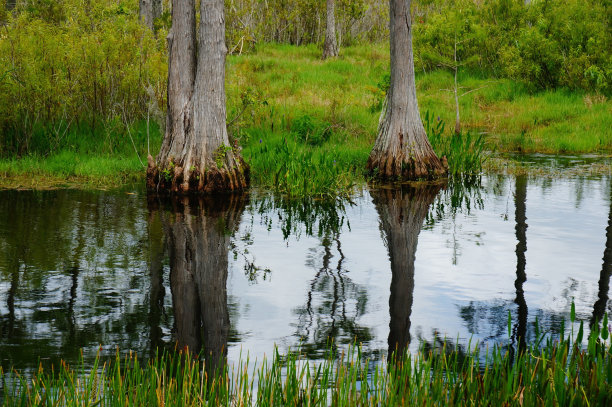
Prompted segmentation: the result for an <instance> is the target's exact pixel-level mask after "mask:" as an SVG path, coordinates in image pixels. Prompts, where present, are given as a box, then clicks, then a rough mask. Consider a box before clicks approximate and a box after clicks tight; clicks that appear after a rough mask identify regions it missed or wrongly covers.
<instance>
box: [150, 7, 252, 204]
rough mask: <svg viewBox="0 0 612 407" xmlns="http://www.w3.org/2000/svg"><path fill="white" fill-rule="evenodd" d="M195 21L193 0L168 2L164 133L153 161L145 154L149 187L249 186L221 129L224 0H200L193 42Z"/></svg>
mask: <svg viewBox="0 0 612 407" xmlns="http://www.w3.org/2000/svg"><path fill="white" fill-rule="evenodd" d="M195 24H196V21H195V6H194V0H182V1H175V2H173V7H172V29H171V31H170V34H169V35H168V49H169V60H168V113H167V120H166V123H167V124H166V133H165V136H164V140H163V142H162V146H161V150H160V153H159V155H158V156H157V159H156V161H154V160H153V158H152V157H149V168H148V170H147V187H148V189H149V190H150V191H158V192H159V191H169V192H173V193H188V192H214V191H221V190H242V189H244V188H246V186H247V184H248V166H247V165H246V163H244V161H243V160H242V158H241V157H240V154H239V152H238V151H237V146H230V141H229V136H228V132H227V127H226V107H225V56H226V53H227V49H226V47H225V20H224V3H223V0H202V1H201V3H200V28H199V38H198V41H196V25H195Z"/></svg>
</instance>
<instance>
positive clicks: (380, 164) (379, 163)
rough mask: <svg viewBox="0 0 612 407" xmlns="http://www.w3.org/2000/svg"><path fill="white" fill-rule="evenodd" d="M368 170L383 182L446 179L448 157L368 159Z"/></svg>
mask: <svg viewBox="0 0 612 407" xmlns="http://www.w3.org/2000/svg"><path fill="white" fill-rule="evenodd" d="M367 169H368V172H369V174H370V176H372V177H373V178H375V179H378V180H381V181H414V180H421V179H428V180H431V179H436V178H441V177H445V176H446V175H447V173H448V162H447V161H446V157H442V159H439V158H438V157H436V156H435V155H434V156H431V157H423V158H421V159H419V160H417V159H415V158H413V157H394V156H384V157H380V156H374V155H370V157H369V158H368V164H367Z"/></svg>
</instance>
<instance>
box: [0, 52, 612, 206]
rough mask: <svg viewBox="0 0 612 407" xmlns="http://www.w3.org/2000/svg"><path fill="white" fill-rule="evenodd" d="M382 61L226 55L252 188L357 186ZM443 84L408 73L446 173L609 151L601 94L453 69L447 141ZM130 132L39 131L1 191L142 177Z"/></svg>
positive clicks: (329, 190) (371, 131) (8, 165)
mask: <svg viewBox="0 0 612 407" xmlns="http://www.w3.org/2000/svg"><path fill="white" fill-rule="evenodd" d="M388 66H389V62H388V47H387V46H386V45H367V46H366V45H361V46H354V47H349V48H344V49H343V50H342V52H341V56H340V57H339V58H337V59H332V60H326V61H323V60H321V58H320V50H319V49H318V48H317V47H316V46H314V45H309V46H302V47H295V46H290V45H272V44H264V45H258V47H257V50H256V52H254V53H253V54H245V55H240V56H230V57H229V58H228V64H227V100H228V123H231V124H230V126H229V130H230V134H231V135H232V137H233V138H234V139H236V140H237V142H238V143H239V144H240V145H241V146H242V147H243V150H242V153H243V155H244V156H245V158H246V159H247V161H248V162H249V163H250V165H251V167H252V172H251V174H252V179H253V181H254V185H259V186H263V187H267V188H272V189H275V190H276V191H278V192H282V193H286V194H289V195H292V196H302V195H315V196H322V195H330V194H336V193H341V194H346V193H349V192H350V190H351V188H352V186H353V185H356V184H360V183H363V182H364V181H365V179H366V177H365V172H364V168H365V164H366V161H367V157H368V154H369V152H370V149H371V147H372V145H373V143H374V139H375V137H376V130H377V125H378V119H379V113H380V104H381V100H382V98H383V97H384V92H383V91H382V90H381V85H380V84H381V83H382V82H383V79H384V77H385V75H386V74H387V73H388V69H389V68H388ZM452 84H453V77H452V75H451V74H450V73H449V72H447V71H445V70H437V71H434V72H430V73H418V75H417V93H418V97H419V104H420V108H421V113H422V116H423V118H424V119H425V115H426V114H427V113H428V112H429V114H430V119H431V120H430V121H431V122H432V123H434V124H435V123H437V122H438V121H437V118H438V117H439V118H440V120H441V121H442V122H446V123H448V124H449V126H447V129H446V130H445V132H444V133H443V134H442V135H435V134H432V133H431V132H430V136H431V137H432V144H433V145H434V148H435V149H436V151H437V153H438V154H439V155H446V156H447V158H448V161H449V166H450V168H451V172H452V173H453V174H457V173H460V172H465V171H468V172H478V171H479V170H480V167H481V166H482V159H483V158H484V156H482V151H486V150H492V151H495V152H510V151H522V152H542V153H602V154H610V153H611V152H612V132H610V131H609V129H610V128H612V102H611V101H609V100H607V99H606V98H605V97H604V96H602V95H595V94H585V93H583V92H569V91H566V90H557V91H546V92H541V93H536V94H531V93H529V92H528V90H527V88H525V87H524V86H522V85H521V84H520V83H518V82H516V81H512V80H508V79H495V78H490V77H487V76H483V75H481V74H479V73H474V72H460V75H459V85H460V86H461V90H460V91H461V92H462V93H466V92H469V93H466V94H465V95H464V96H462V97H461V98H460V112H461V118H462V126H463V131H464V134H463V135H462V137H460V138H454V137H452V136H451V135H450V130H451V129H450V127H452V126H450V124H451V123H454V116H455V107H454V99H453V94H452V92H449V91H448V90H449V89H451V87H452ZM305 117H308V118H309V119H310V120H311V121H312V122H313V123H314V125H315V129H314V130H313V131H314V133H313V134H308V135H307V136H304V134H300V132H299V129H297V130H296V123H299V122H300V121H301V120H303V119H304V118H305ZM434 117H435V118H436V119H435V120H433V119H432V118H434ZM298 127H299V126H298ZM131 129H132V130H131V132H130V133H128V132H127V131H126V130H125V128H124V126H122V124H121V123H117V122H113V123H105V124H104V125H103V126H102V125H101V126H100V128H99V129H96V130H94V131H91V129H88V128H87V126H86V125H82V126H81V127H80V128H79V127H77V126H73V127H72V131H70V132H69V133H68V134H67V135H66V137H65V138H62V139H60V140H57V139H54V138H52V137H50V136H48V135H47V134H46V133H45V132H44V131H41V132H39V133H37V134H36V135H35V137H33V139H32V143H33V151H35V153H34V154H33V155H31V156H26V157H23V158H21V159H14V158H4V159H0V186H2V187H19V186H23V187H37V186H38V187H46V186H55V185H61V184H63V183H66V182H68V183H70V184H72V185H74V184H75V183H76V184H79V183H83V182H84V183H85V184H86V185H85V186H91V185H92V184H93V185H95V184H99V185H103V186H110V185H114V184H116V183H121V182H125V181H132V180H142V179H143V177H144V170H142V169H141V167H140V163H139V160H138V158H137V157H136V154H135V153H134V148H133V146H132V144H131V140H130V135H131V136H132V138H133V139H134V143H135V144H136V147H137V149H138V151H139V154H140V157H141V159H142V160H143V161H146V160H145V158H146V152H147V138H146V134H147V132H146V126H145V124H144V123H142V122H141V123H135V124H134V125H133V126H132V127H131ZM260 140H261V143H260ZM160 143H161V134H160V131H159V129H158V126H155V125H152V126H151V129H150V144H151V147H150V151H152V152H153V155H155V152H156V151H158V149H159V145H160ZM485 155H486V154H485ZM486 168H488V169H489V170H491V169H495V168H496V166H487V167H486Z"/></svg>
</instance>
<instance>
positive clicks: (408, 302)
mask: <svg viewBox="0 0 612 407" xmlns="http://www.w3.org/2000/svg"><path fill="white" fill-rule="evenodd" d="M443 186H444V185H443V184H442V183H427V184H422V185H415V186H404V187H402V189H395V190H390V189H381V190H373V191H372V192H371V194H372V198H373V200H374V205H375V206H376V210H377V212H378V215H379V217H380V225H381V229H382V231H383V233H384V235H385V238H386V242H387V249H388V250H389V258H390V260H391V275H392V277H391V296H390V297H389V314H390V316H391V321H390V323H389V328H390V329H389V359H390V360H391V358H392V357H393V355H394V354H397V355H398V356H399V355H401V354H402V353H403V352H404V350H405V349H407V348H408V346H409V345H410V314H411V313H412V298H413V292H414V260H415V256H416V249H417V243H418V239H419V233H420V232H421V227H422V226H423V221H424V220H425V217H426V216H427V212H428V211H429V206H430V205H431V203H432V202H433V201H434V199H435V197H436V195H437V194H438V192H440V189H442V187H443Z"/></svg>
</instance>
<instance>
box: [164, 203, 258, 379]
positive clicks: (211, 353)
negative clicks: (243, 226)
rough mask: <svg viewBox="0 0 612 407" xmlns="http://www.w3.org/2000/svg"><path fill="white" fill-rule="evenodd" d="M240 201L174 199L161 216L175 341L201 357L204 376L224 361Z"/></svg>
mask: <svg viewBox="0 0 612 407" xmlns="http://www.w3.org/2000/svg"><path fill="white" fill-rule="evenodd" d="M245 202H246V197H245V196H244V195H224V196H208V197H199V198H196V197H191V198H173V199H172V200H170V201H166V202H164V204H165V206H166V208H165V210H163V211H162V212H161V220H162V224H163V230H164V234H165V238H166V241H167V246H168V254H169V258H170V289H171V292H172V304H173V311H174V325H175V327H174V328H175V333H176V342H177V345H178V346H179V348H188V349H189V351H190V352H192V353H193V354H203V355H204V358H205V360H206V370H207V372H209V373H212V372H213V371H214V370H215V369H217V368H220V367H222V366H223V365H224V364H225V363H226V361H227V342H228V336H229V331H230V320H229V312H228V303H227V287H226V284H227V274H228V251H229V248H230V238H231V235H232V233H233V231H235V230H236V228H237V227H238V225H239V223H240V217H241V215H242V212H243V210H244V206H245Z"/></svg>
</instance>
